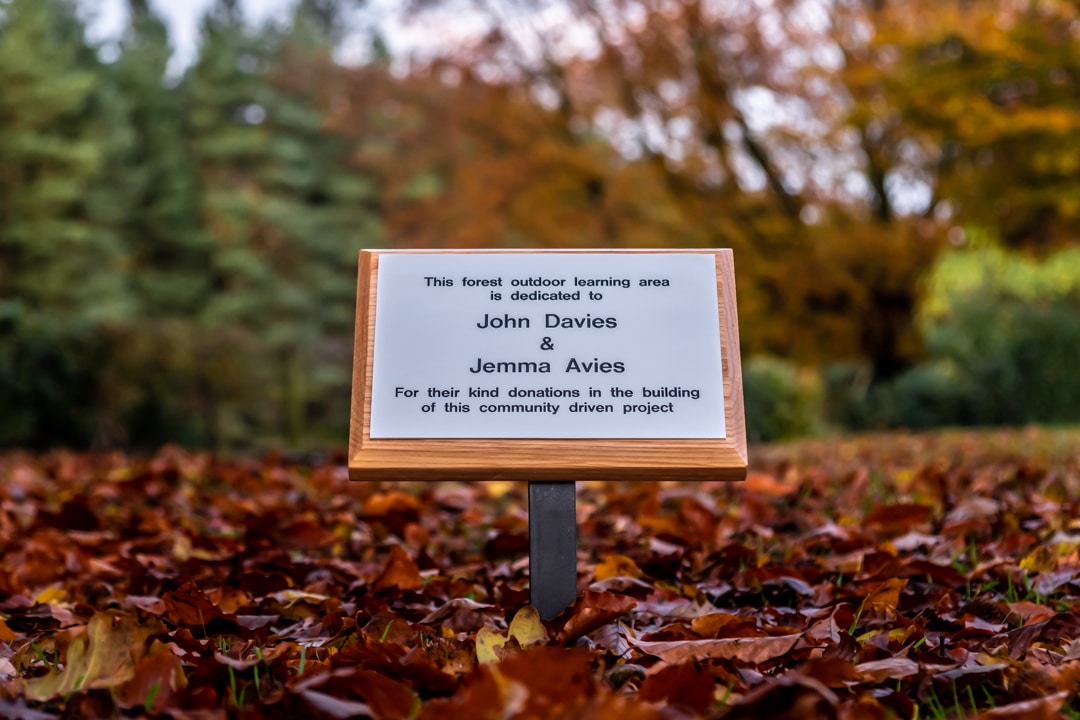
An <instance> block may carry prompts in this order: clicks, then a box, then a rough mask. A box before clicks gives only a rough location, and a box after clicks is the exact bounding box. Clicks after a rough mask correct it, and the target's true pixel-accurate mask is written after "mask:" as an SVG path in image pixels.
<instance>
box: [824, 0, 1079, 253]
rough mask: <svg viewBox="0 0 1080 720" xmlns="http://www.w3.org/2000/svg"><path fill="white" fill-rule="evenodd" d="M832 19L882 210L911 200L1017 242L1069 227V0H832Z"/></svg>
mask: <svg viewBox="0 0 1080 720" xmlns="http://www.w3.org/2000/svg"><path fill="white" fill-rule="evenodd" d="M832 20H833V29H834V35H835V37H836V40H837V46H838V47H839V48H841V49H842V50H843V52H844V57H845V65H844V70H843V72H842V73H841V75H840V79H841V80H842V81H843V85H844V87H845V88H846V89H847V91H848V93H849V94H850V98H851V100H852V105H851V112H850V114H849V116H848V121H849V123H850V125H851V126H852V127H855V128H857V129H858V131H859V135H860V143H859V145H860V149H861V150H862V152H863V153H864V154H865V156H866V158H867V163H868V167H869V170H870V172H869V173H868V178H869V179H870V180H871V184H872V188H873V195H874V198H875V202H876V206H877V210H878V212H879V214H883V215H884V214H890V213H891V212H892V210H893V207H894V206H895V205H896V203H897V201H904V200H905V198H906V199H907V200H908V202H910V201H911V200H912V199H914V200H915V201H916V204H917V208H916V209H917V210H920V211H922V212H923V213H924V214H926V215H927V216H932V215H936V216H937V217H939V218H945V219H949V220H951V221H952V222H953V223H956V224H957V225H958V226H962V225H965V224H973V225H976V226H980V227H983V228H990V229H993V230H994V231H995V232H998V233H1000V235H1001V237H1002V239H1003V240H1004V241H1005V242H1006V243H1008V244H1009V245H1012V246H1014V247H1028V248H1035V249H1040V250H1045V249H1047V248H1048V247H1052V246H1054V245H1060V244H1062V243H1064V242H1072V241H1073V240H1074V239H1075V237H1076V235H1077V232H1078V231H1080V179H1078V178H1080V175H1078V174H1077V169H1078V168H1080V150H1078V149H1077V148H1080V113H1077V109H1076V103H1077V99H1078V98H1080V43H1077V30H1076V28H1077V22H1078V11H1077V7H1076V4H1075V3H1072V2H1060V1H1057V0H1051V1H1048V2H1011V1H1009V0H991V1H988V2H980V3H972V2H966V1H965V0H948V1H947V2H931V1H929V0H891V1H890V2H858V3H841V4H838V5H837V6H836V8H835V11H834V13H833V16H832ZM957 232H958V231H957ZM954 237H959V236H958V235H955V234H954Z"/></svg>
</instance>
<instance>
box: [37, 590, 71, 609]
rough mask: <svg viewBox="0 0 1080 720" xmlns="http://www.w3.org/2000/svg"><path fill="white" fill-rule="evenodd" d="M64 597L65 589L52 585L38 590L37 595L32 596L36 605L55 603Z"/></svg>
mask: <svg viewBox="0 0 1080 720" xmlns="http://www.w3.org/2000/svg"><path fill="white" fill-rule="evenodd" d="M66 598H67V590H64V589H63V588H57V587H53V588H49V589H47V590H42V591H41V592H39V593H38V596H37V597H36V598H34V603H35V604H37V605H56V604H59V603H62V602H64V600H65V599H66Z"/></svg>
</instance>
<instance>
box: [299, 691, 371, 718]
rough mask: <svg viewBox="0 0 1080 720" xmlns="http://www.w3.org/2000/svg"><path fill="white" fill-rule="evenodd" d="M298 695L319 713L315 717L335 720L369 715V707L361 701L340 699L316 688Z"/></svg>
mask: <svg viewBox="0 0 1080 720" xmlns="http://www.w3.org/2000/svg"><path fill="white" fill-rule="evenodd" d="M299 695H300V697H302V698H303V699H304V702H306V703H307V705H308V707H310V708H311V709H312V710H314V711H315V712H316V713H319V715H317V717H325V718H335V720H347V719H348V718H357V717H371V708H370V707H368V706H367V705H365V704H364V703H362V702H356V701H354V700H341V699H339V698H336V697H333V696H331V695H327V694H326V693H321V692H318V691H317V690H304V691H303V692H301V693H299Z"/></svg>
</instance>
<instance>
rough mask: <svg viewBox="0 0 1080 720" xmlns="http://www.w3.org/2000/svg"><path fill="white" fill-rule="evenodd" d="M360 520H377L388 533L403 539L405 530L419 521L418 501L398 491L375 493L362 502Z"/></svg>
mask: <svg viewBox="0 0 1080 720" xmlns="http://www.w3.org/2000/svg"><path fill="white" fill-rule="evenodd" d="M360 519H361V520H379V521H381V522H383V523H385V524H386V527H387V529H388V530H390V532H392V533H394V534H395V535H397V536H398V537H405V528H406V527H408V526H409V525H410V524H411V523H415V522H418V521H419V520H420V501H419V500H417V499H416V498H415V497H413V496H412V495H407V494H405V493H403V492H401V491H400V490H391V491H390V492H387V493H375V494H374V495H372V496H371V497H369V498H367V500H365V501H364V507H363V510H362V512H361V513H360Z"/></svg>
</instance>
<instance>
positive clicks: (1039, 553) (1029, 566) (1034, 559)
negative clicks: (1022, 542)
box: [1020, 545, 1058, 573]
mask: <svg viewBox="0 0 1080 720" xmlns="http://www.w3.org/2000/svg"><path fill="white" fill-rule="evenodd" d="M1020 567H1021V569H1023V570H1027V571H1028V572H1040V573H1041V572H1053V571H1054V570H1057V567H1058V559H1057V554H1056V553H1055V552H1054V549H1053V548H1051V547H1050V546H1049V545H1039V546H1037V547H1036V548H1035V549H1034V550H1032V551H1031V552H1030V553H1028V554H1027V557H1025V558H1024V559H1023V560H1021V561H1020Z"/></svg>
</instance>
